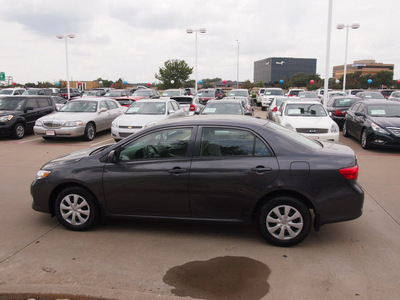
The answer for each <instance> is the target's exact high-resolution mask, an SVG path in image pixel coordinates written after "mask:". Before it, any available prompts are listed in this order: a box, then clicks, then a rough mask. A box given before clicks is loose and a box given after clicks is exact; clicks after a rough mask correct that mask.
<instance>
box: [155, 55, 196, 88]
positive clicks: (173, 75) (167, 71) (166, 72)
mask: <svg viewBox="0 0 400 300" xmlns="http://www.w3.org/2000/svg"><path fill="white" fill-rule="evenodd" d="M158 72H159V73H158V74H155V77H156V78H157V79H158V80H160V81H161V86H162V88H163V89H170V88H180V87H182V86H183V85H184V83H185V82H186V81H187V80H188V79H189V76H190V74H192V73H193V68H191V67H189V65H188V64H187V63H186V62H185V61H184V60H178V59H172V60H167V61H166V62H164V67H163V68H159V71H158Z"/></svg>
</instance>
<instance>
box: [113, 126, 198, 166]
mask: <svg viewBox="0 0 400 300" xmlns="http://www.w3.org/2000/svg"><path fill="white" fill-rule="evenodd" d="M191 135H192V129H191V128H178V129H168V130H161V131H157V132H154V133H150V134H148V135H145V136H144V137H141V138H139V139H137V140H135V141H133V142H132V143H129V144H128V145H126V146H124V147H122V149H121V152H120V154H119V159H120V160H123V161H126V160H136V159H153V158H165V157H171V158H173V157H185V156H186V155H187V149H188V146H189V141H190V138H191Z"/></svg>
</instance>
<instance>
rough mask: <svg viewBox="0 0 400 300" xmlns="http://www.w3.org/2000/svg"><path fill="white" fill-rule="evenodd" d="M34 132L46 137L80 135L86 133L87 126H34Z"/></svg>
mask: <svg viewBox="0 0 400 300" xmlns="http://www.w3.org/2000/svg"><path fill="white" fill-rule="evenodd" d="M33 132H34V133H35V134H36V135H39V136H44V137H78V136H83V135H84V134H85V126H77V127H61V128H46V127H42V126H34V127H33Z"/></svg>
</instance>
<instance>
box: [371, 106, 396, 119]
mask: <svg viewBox="0 0 400 300" xmlns="http://www.w3.org/2000/svg"><path fill="white" fill-rule="evenodd" d="M385 104H386V103H385ZM368 115H369V116H371V117H397V118H400V105H396V103H395V104H386V105H380V104H374V105H368Z"/></svg>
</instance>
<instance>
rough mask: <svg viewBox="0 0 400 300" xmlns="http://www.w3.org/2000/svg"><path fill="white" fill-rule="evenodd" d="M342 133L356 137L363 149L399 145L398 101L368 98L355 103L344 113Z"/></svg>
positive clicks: (399, 112)
mask: <svg viewBox="0 0 400 300" xmlns="http://www.w3.org/2000/svg"><path fill="white" fill-rule="evenodd" d="M343 135H344V136H345V137H348V136H353V137H355V138H356V139H358V140H359V141H360V143H361V146H362V147H363V148H364V149H368V148H370V147H399V146H400V103H399V102H395V101H382V100H368V101H361V102H357V103H355V104H354V105H353V106H352V107H351V108H350V109H349V110H348V111H347V114H346V118H345V121H344V125H343Z"/></svg>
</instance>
